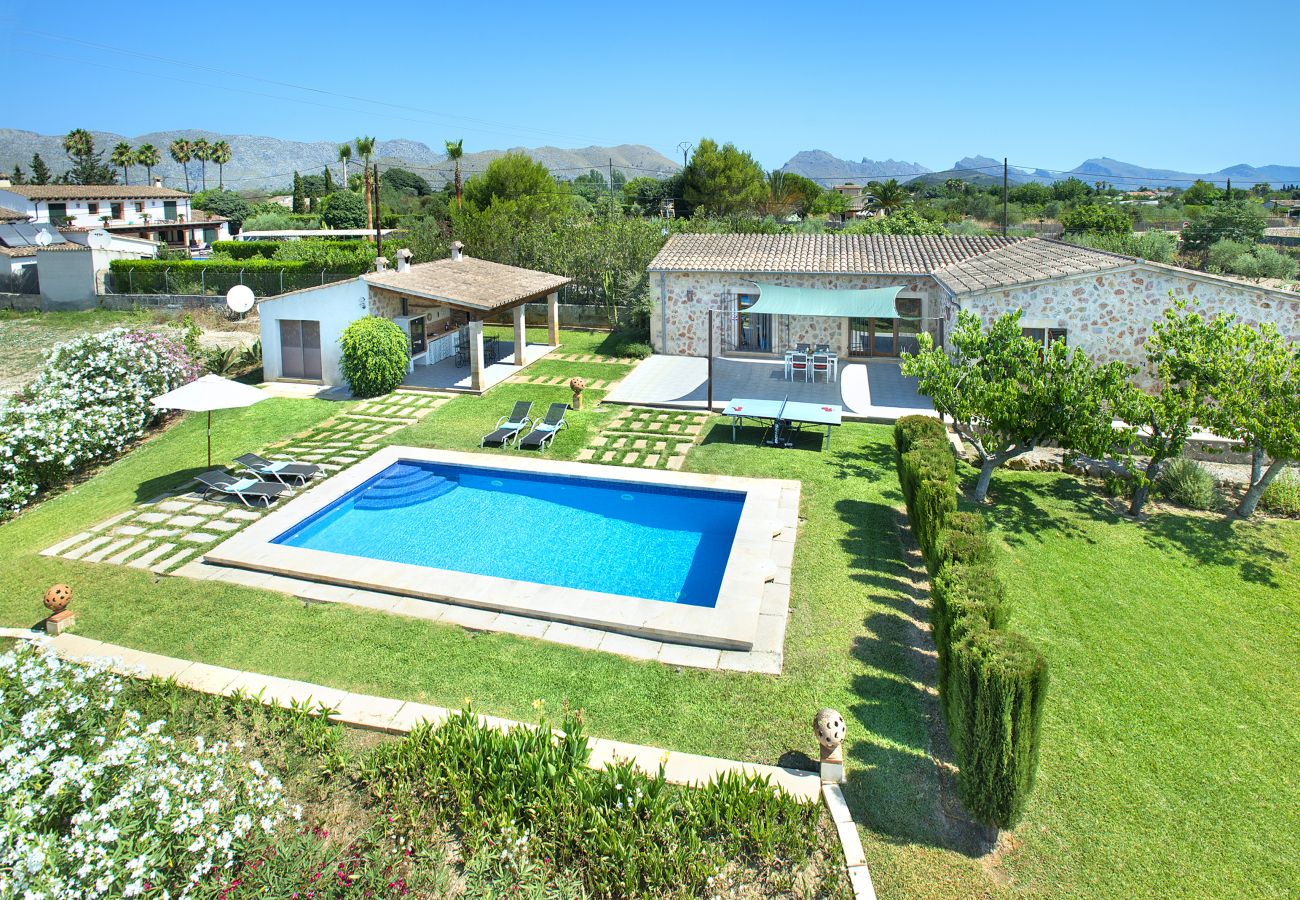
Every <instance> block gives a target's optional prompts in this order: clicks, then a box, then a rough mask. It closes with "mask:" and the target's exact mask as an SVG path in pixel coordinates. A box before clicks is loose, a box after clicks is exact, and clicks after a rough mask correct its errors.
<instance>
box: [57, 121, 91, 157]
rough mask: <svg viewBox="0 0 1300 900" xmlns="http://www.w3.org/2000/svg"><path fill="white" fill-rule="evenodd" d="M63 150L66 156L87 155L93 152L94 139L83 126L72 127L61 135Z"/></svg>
mask: <svg viewBox="0 0 1300 900" xmlns="http://www.w3.org/2000/svg"><path fill="white" fill-rule="evenodd" d="M63 152H64V153H66V154H68V156H74V157H75V156H89V155H90V154H91V153H94V152H95V139H94V138H93V137H92V136H91V134H90V132H89V131H87V130H86V129H84V128H74V129H72V130H71V131H69V132H68V133H67V134H66V135H64V136H63Z"/></svg>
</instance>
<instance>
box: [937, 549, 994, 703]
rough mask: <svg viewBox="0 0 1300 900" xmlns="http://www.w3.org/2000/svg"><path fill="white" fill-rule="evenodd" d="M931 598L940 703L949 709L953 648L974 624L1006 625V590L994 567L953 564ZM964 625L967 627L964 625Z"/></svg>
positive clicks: (941, 574) (941, 575)
mask: <svg viewBox="0 0 1300 900" xmlns="http://www.w3.org/2000/svg"><path fill="white" fill-rule="evenodd" d="M930 594H931V597H930V627H931V629H932V630H933V634H934V645H935V649H936V650H937V652H938V658H939V679H938V683H939V685H940V691H939V700H940V703H941V704H944V705H945V709H946V702H947V699H948V698H947V696H946V695H945V693H944V691H943V685H944V684H946V683H947V678H946V675H947V671H948V662H949V659H950V656H951V653H952V647H953V645H954V644H955V643H956V642H957V641H959V640H961V637H962V635H963V634H964V633H965V631H967V630H968V629H969V624H970V622H971V621H976V620H978V621H979V622H981V623H982V625H981V626H980V627H982V628H1001V627H1003V626H1004V625H1005V624H1006V621H1007V618H1008V613H1007V602H1006V589H1005V588H1004V587H1003V584H1002V581H1001V579H999V578H998V577H997V573H996V572H995V571H994V570H993V568H992V566H990V565H987V564H978V563H976V564H967V563H950V564H948V565H945V566H944V567H942V568H941V569H940V570H939V571H938V573H937V574H936V575H935V576H934V580H933V584H932V587H931V591H930ZM963 621H966V622H967V625H966V626H962V625H961V623H962V622H963Z"/></svg>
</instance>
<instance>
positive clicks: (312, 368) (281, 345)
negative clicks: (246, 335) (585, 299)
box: [258, 241, 569, 394]
mask: <svg viewBox="0 0 1300 900" xmlns="http://www.w3.org/2000/svg"><path fill="white" fill-rule="evenodd" d="M462 250H463V248H462V245H461V243H460V242H459V241H457V242H456V243H454V244H453V245H452V248H451V253H450V255H449V256H448V257H447V258H446V259H440V260H436V261H434V262H428V263H419V264H416V265H412V264H410V261H409V260H410V251H408V250H398V251H397V252H396V254H395V255H396V257H397V265H396V267H395V268H389V267H388V265H387V261H386V260H383V259H381V260H380V261H379V264H378V266H379V267H378V270H377V271H375V272H372V273H370V274H368V275H362V276H359V277H357V278H354V279H350V280H348V281H342V282H337V283H335V284H329V285H322V286H320V287H313V288H307V289H305V290H301V291H293V292H291V293H288V294H281V295H280V296H278V297H270V298H267V299H265V300H263V301H261V303H260V304H259V306H258V312H259V316H260V321H261V337H262V358H263V369H264V373H265V377H266V380H267V381H284V382H299V383H304V384H308V385H313V384H314V385H321V386H322V387H326V388H343V387H346V383H345V381H344V379H343V375H342V372H341V371H340V369H339V337H340V335H341V334H342V333H343V330H344V329H345V328H347V326H348V325H349V324H351V323H352V322H353V321H355V320H356V319H358V318H360V317H361V316H365V315H372V316H382V317H383V318H386V319H389V320H391V321H393V322H395V323H396V324H397V325H398V326H399V327H400V328H401V329H402V331H403V332H405V333H406V334H407V335H408V337H409V339H410V349H409V360H408V375H407V378H406V381H405V382H404V386H406V387H408V388H414V389H425V390H441V391H461V392H466V393H475V394H481V393H483V392H484V391H486V390H488V389H489V388H491V387H493V386H494V385H496V384H499V383H500V382H502V381H504V380H505V379H506V378H509V377H510V376H511V375H513V374H515V373H516V372H518V371H519V369H521V368H523V367H525V366H528V365H530V364H532V363H534V362H536V361H537V360H539V359H541V358H542V357H543V356H545V355H547V354H548V353H550V352H551V351H552V350H554V349H555V347H556V346H557V345H558V344H559V340H560V339H559V327H560V320H559V289H560V287H561V286H563V285H565V284H567V283H568V282H569V279H568V278H565V277H564V276H561V275H553V274H551V273H549V272H539V271H536V270H533V269H523V268H519V267H518V266H507V265H502V264H501V263H495V262H489V261H488V260H484V259H475V258H473V257H471V256H467V255H466V254H465V253H463V252H462ZM540 301H545V303H546V323H547V339H546V341H545V342H544V343H532V344H530V343H528V338H527V330H526V329H527V319H526V313H525V308H526V306H527V305H528V304H530V303H538V302H540ZM507 317H508V319H507ZM503 319H507V320H508V321H509V322H510V323H511V324H512V326H513V331H512V335H511V339H509V340H500V339H498V338H496V337H493V336H484V334H483V325H484V323H485V322H486V321H489V320H491V321H501V320H503Z"/></svg>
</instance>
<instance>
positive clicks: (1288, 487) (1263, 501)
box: [1259, 469, 1300, 516]
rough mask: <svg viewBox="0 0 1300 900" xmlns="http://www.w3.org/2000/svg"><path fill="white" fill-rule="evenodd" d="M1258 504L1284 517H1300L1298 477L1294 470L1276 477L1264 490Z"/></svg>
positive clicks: (1299, 481)
mask: <svg viewBox="0 0 1300 900" xmlns="http://www.w3.org/2000/svg"><path fill="white" fill-rule="evenodd" d="M1259 503H1260V505H1261V506H1263V507H1264V508H1265V509H1267V510H1271V511H1272V512H1275V513H1280V514H1282V515H1284V516H1300V475H1298V474H1296V472H1295V470H1294V469H1292V470H1290V471H1287V472H1283V473H1281V474H1280V475H1278V476H1277V477H1276V478H1274V479H1273V480H1272V481H1271V482H1270V483H1269V486H1268V487H1266V488H1264V494H1263V496H1261V497H1260V498H1259Z"/></svg>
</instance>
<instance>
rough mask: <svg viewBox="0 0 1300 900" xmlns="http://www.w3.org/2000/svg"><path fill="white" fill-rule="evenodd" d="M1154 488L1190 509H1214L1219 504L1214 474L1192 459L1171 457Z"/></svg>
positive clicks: (1166, 497) (1168, 498)
mask: <svg viewBox="0 0 1300 900" xmlns="http://www.w3.org/2000/svg"><path fill="white" fill-rule="evenodd" d="M1156 490H1157V492H1159V494H1160V496H1162V497H1164V498H1165V499H1166V500H1172V501H1173V502H1175V503H1178V504H1181V505H1183V506H1187V507H1190V508H1191V509H1214V508H1215V507H1217V506H1218V505H1219V487H1218V485H1217V484H1215V482H1214V476H1213V475H1211V474H1210V473H1209V472H1208V471H1206V469H1205V467H1204V466H1202V465H1201V464H1200V463H1198V462H1197V461H1196V460H1194V459H1188V458H1187V457H1185V456H1180V457H1178V458H1177V459H1171V460H1170V461H1169V464H1168V465H1166V466H1165V469H1164V471H1163V472H1161V473H1160V478H1159V479H1158V480H1157V481H1156Z"/></svg>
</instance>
